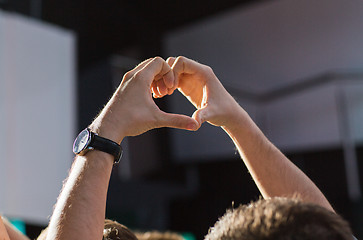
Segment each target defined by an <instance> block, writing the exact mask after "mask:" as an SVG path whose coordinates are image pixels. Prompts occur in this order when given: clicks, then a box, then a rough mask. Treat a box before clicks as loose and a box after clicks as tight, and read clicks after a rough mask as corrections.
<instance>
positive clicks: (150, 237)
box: [135, 231, 184, 240]
mask: <svg viewBox="0 0 363 240" xmlns="http://www.w3.org/2000/svg"><path fill="white" fill-rule="evenodd" d="M135 235H136V237H137V238H138V239H139V240H183V239H184V238H183V236H182V235H180V234H178V233H175V232H170V231H167V232H159V231H150V232H135Z"/></svg>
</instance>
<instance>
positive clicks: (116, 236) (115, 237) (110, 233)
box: [37, 219, 138, 240]
mask: <svg viewBox="0 0 363 240" xmlns="http://www.w3.org/2000/svg"><path fill="white" fill-rule="evenodd" d="M47 234H48V227H46V228H45V229H43V231H42V232H41V234H40V235H39V236H38V238H37V240H45V239H46V238H47ZM102 239H103V240H138V239H137V237H136V236H135V234H134V233H133V232H131V230H130V229H128V228H127V227H126V226H124V225H122V224H120V223H118V222H116V221H112V220H110V219H105V223H104V227H103V236H102Z"/></svg>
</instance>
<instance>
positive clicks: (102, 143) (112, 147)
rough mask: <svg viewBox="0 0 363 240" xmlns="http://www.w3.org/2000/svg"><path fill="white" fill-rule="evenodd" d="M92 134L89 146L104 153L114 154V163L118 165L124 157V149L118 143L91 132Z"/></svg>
mask: <svg viewBox="0 0 363 240" xmlns="http://www.w3.org/2000/svg"><path fill="white" fill-rule="evenodd" d="M91 134H92V136H91V142H90V144H89V146H90V147H92V148H94V149H97V150H100V151H102V152H106V153H109V154H112V155H113V156H114V157H115V161H114V162H115V163H118V162H119V161H120V159H121V156H122V147H121V146H120V145H119V144H117V143H116V142H114V141H111V140H109V139H107V138H103V137H100V136H98V135H96V134H95V133H93V132H91Z"/></svg>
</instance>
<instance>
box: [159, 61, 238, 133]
mask: <svg viewBox="0 0 363 240" xmlns="http://www.w3.org/2000/svg"><path fill="white" fill-rule="evenodd" d="M167 63H168V64H169V65H170V66H171V69H172V71H173V73H174V81H175V85H174V88H171V89H168V91H164V92H160V91H157V90H158V86H157V85H155V84H154V86H153V88H152V90H153V93H154V97H163V96H164V95H166V92H167V94H171V93H172V92H173V91H174V90H175V89H176V88H178V90H179V91H180V92H181V93H182V94H183V95H184V96H185V97H186V98H187V99H188V100H189V101H190V102H191V103H192V104H193V105H194V106H195V107H196V108H197V110H196V111H195V112H194V114H193V118H194V119H195V120H197V122H198V123H199V126H200V125H201V124H202V123H203V122H205V121H207V122H209V123H210V124H212V125H215V126H222V127H228V126H231V125H232V124H234V121H233V120H234V119H236V118H237V116H236V115H237V113H238V112H240V111H243V109H242V108H241V107H240V106H239V105H238V103H237V102H236V101H235V100H234V98H233V97H232V96H231V95H230V94H229V93H228V92H227V91H226V89H225V88H224V87H223V85H222V84H221V83H220V81H219V80H218V78H217V77H216V75H215V74H214V72H213V70H212V69H211V68H210V67H209V66H206V65H203V64H200V63H197V62H195V61H193V60H191V59H188V58H186V57H182V56H180V57H178V58H174V57H170V58H168V59H167Z"/></svg>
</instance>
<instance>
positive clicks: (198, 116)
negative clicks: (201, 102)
mask: <svg viewBox="0 0 363 240" xmlns="http://www.w3.org/2000/svg"><path fill="white" fill-rule="evenodd" d="M211 116H212V114H211V111H210V109H209V108H208V107H204V108H201V109H198V110H196V111H195V112H194V113H193V116H192V118H194V119H195V120H196V121H197V122H198V124H199V126H201V125H202V123H204V122H205V121H208V120H209V119H210V118H211Z"/></svg>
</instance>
